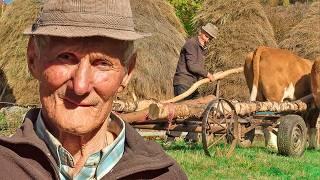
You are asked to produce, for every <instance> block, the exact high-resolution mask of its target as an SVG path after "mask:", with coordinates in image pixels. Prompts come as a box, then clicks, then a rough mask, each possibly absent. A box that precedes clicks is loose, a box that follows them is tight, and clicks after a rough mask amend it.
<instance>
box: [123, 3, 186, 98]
mask: <svg viewBox="0 0 320 180" xmlns="http://www.w3.org/2000/svg"><path fill="white" fill-rule="evenodd" d="M131 6H132V10H133V16H134V21H135V24H136V29H137V30H138V31H142V32H150V33H152V36H151V37H148V38H145V39H142V40H139V41H137V43H136V47H137V48H138V59H137V65H136V71H135V74H134V77H133V79H132V80H131V82H130V84H129V86H128V88H127V90H126V94H128V92H134V93H135V94H136V95H137V96H138V98H142V99H166V98H170V97H172V96H173V87H172V79H173V75H174V72H175V68H176V65H177V62H178V58H179V53H180V49H181V47H182V45H183V43H184V41H185V39H184V38H185V35H186V33H185V31H184V29H183V26H182V24H181V23H180V21H179V20H178V18H177V17H176V15H175V12H174V9H173V7H172V6H171V5H170V4H169V3H168V2H167V1H164V0H152V1H150V0H131ZM129 94H130V93H129Z"/></svg>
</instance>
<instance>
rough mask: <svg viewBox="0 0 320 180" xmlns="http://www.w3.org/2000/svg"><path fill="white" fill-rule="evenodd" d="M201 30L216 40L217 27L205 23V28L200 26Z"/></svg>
mask: <svg viewBox="0 0 320 180" xmlns="http://www.w3.org/2000/svg"><path fill="white" fill-rule="evenodd" d="M202 30H204V31H205V32H206V33H208V34H209V35H210V36H211V37H212V38H215V39H216V38H217V35H218V27H217V26H215V25H213V24H211V23H207V24H206V25H205V26H202Z"/></svg>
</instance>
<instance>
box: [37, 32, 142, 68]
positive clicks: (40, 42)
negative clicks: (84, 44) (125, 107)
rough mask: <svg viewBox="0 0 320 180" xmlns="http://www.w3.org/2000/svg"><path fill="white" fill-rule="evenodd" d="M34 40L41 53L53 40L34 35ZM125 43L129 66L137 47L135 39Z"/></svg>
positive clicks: (125, 63) (126, 61)
mask: <svg viewBox="0 0 320 180" xmlns="http://www.w3.org/2000/svg"><path fill="white" fill-rule="evenodd" d="M33 41H34V44H35V50H36V52H37V53H38V54H39V55H40V52H41V51H42V49H43V47H44V46H46V45H48V44H49V43H50V41H51V38H50V36H33ZM122 43H123V45H124V46H125V49H126V51H125V53H124V56H123V62H122V63H123V65H124V66H125V67H126V69H127V68H128V66H129V65H130V59H131V57H132V56H133V54H134V53H135V51H136V49H135V46H134V42H133V41H122Z"/></svg>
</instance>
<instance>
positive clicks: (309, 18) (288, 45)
mask: <svg viewBox="0 0 320 180" xmlns="http://www.w3.org/2000/svg"><path fill="white" fill-rule="evenodd" d="M279 46H280V47H281V48H285V49H289V50H290V51H293V52H295V53H296V54H298V55H299V56H301V57H304V58H307V59H310V60H314V59H316V58H317V57H318V56H320V1H318V2H314V3H312V4H311V6H310V8H309V10H308V12H307V13H306V15H305V17H304V19H303V20H302V21H301V22H300V23H299V24H297V25H296V26H295V27H293V28H292V29H291V30H290V31H289V32H288V34H287V35H286V38H285V40H283V41H282V42H281V43H280V44H279Z"/></svg>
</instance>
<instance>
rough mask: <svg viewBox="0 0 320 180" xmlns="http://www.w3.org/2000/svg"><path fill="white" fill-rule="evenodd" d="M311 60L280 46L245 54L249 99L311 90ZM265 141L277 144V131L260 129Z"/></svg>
mask: <svg viewBox="0 0 320 180" xmlns="http://www.w3.org/2000/svg"><path fill="white" fill-rule="evenodd" d="M311 67H312V62H311V61H309V60H307V59H303V58H300V57H298V56H296V55H294V54H292V53H291V52H289V51H287V50H283V49H276V48H269V47H263V46H261V47H258V48H257V49H256V50H255V51H254V52H251V53H249V54H248V55H247V57H246V61H245V65H244V74H245V78H246V81H247V85H248V88H249V90H250V101H275V102H282V101H284V100H295V99H299V98H301V97H303V96H306V95H309V94H310V93H311V88H310V72H311ZM263 132H264V135H265V139H266V145H267V146H270V147H272V148H275V149H276V148H277V146H276V135H274V134H273V133H269V131H268V130H267V129H264V130H263Z"/></svg>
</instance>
